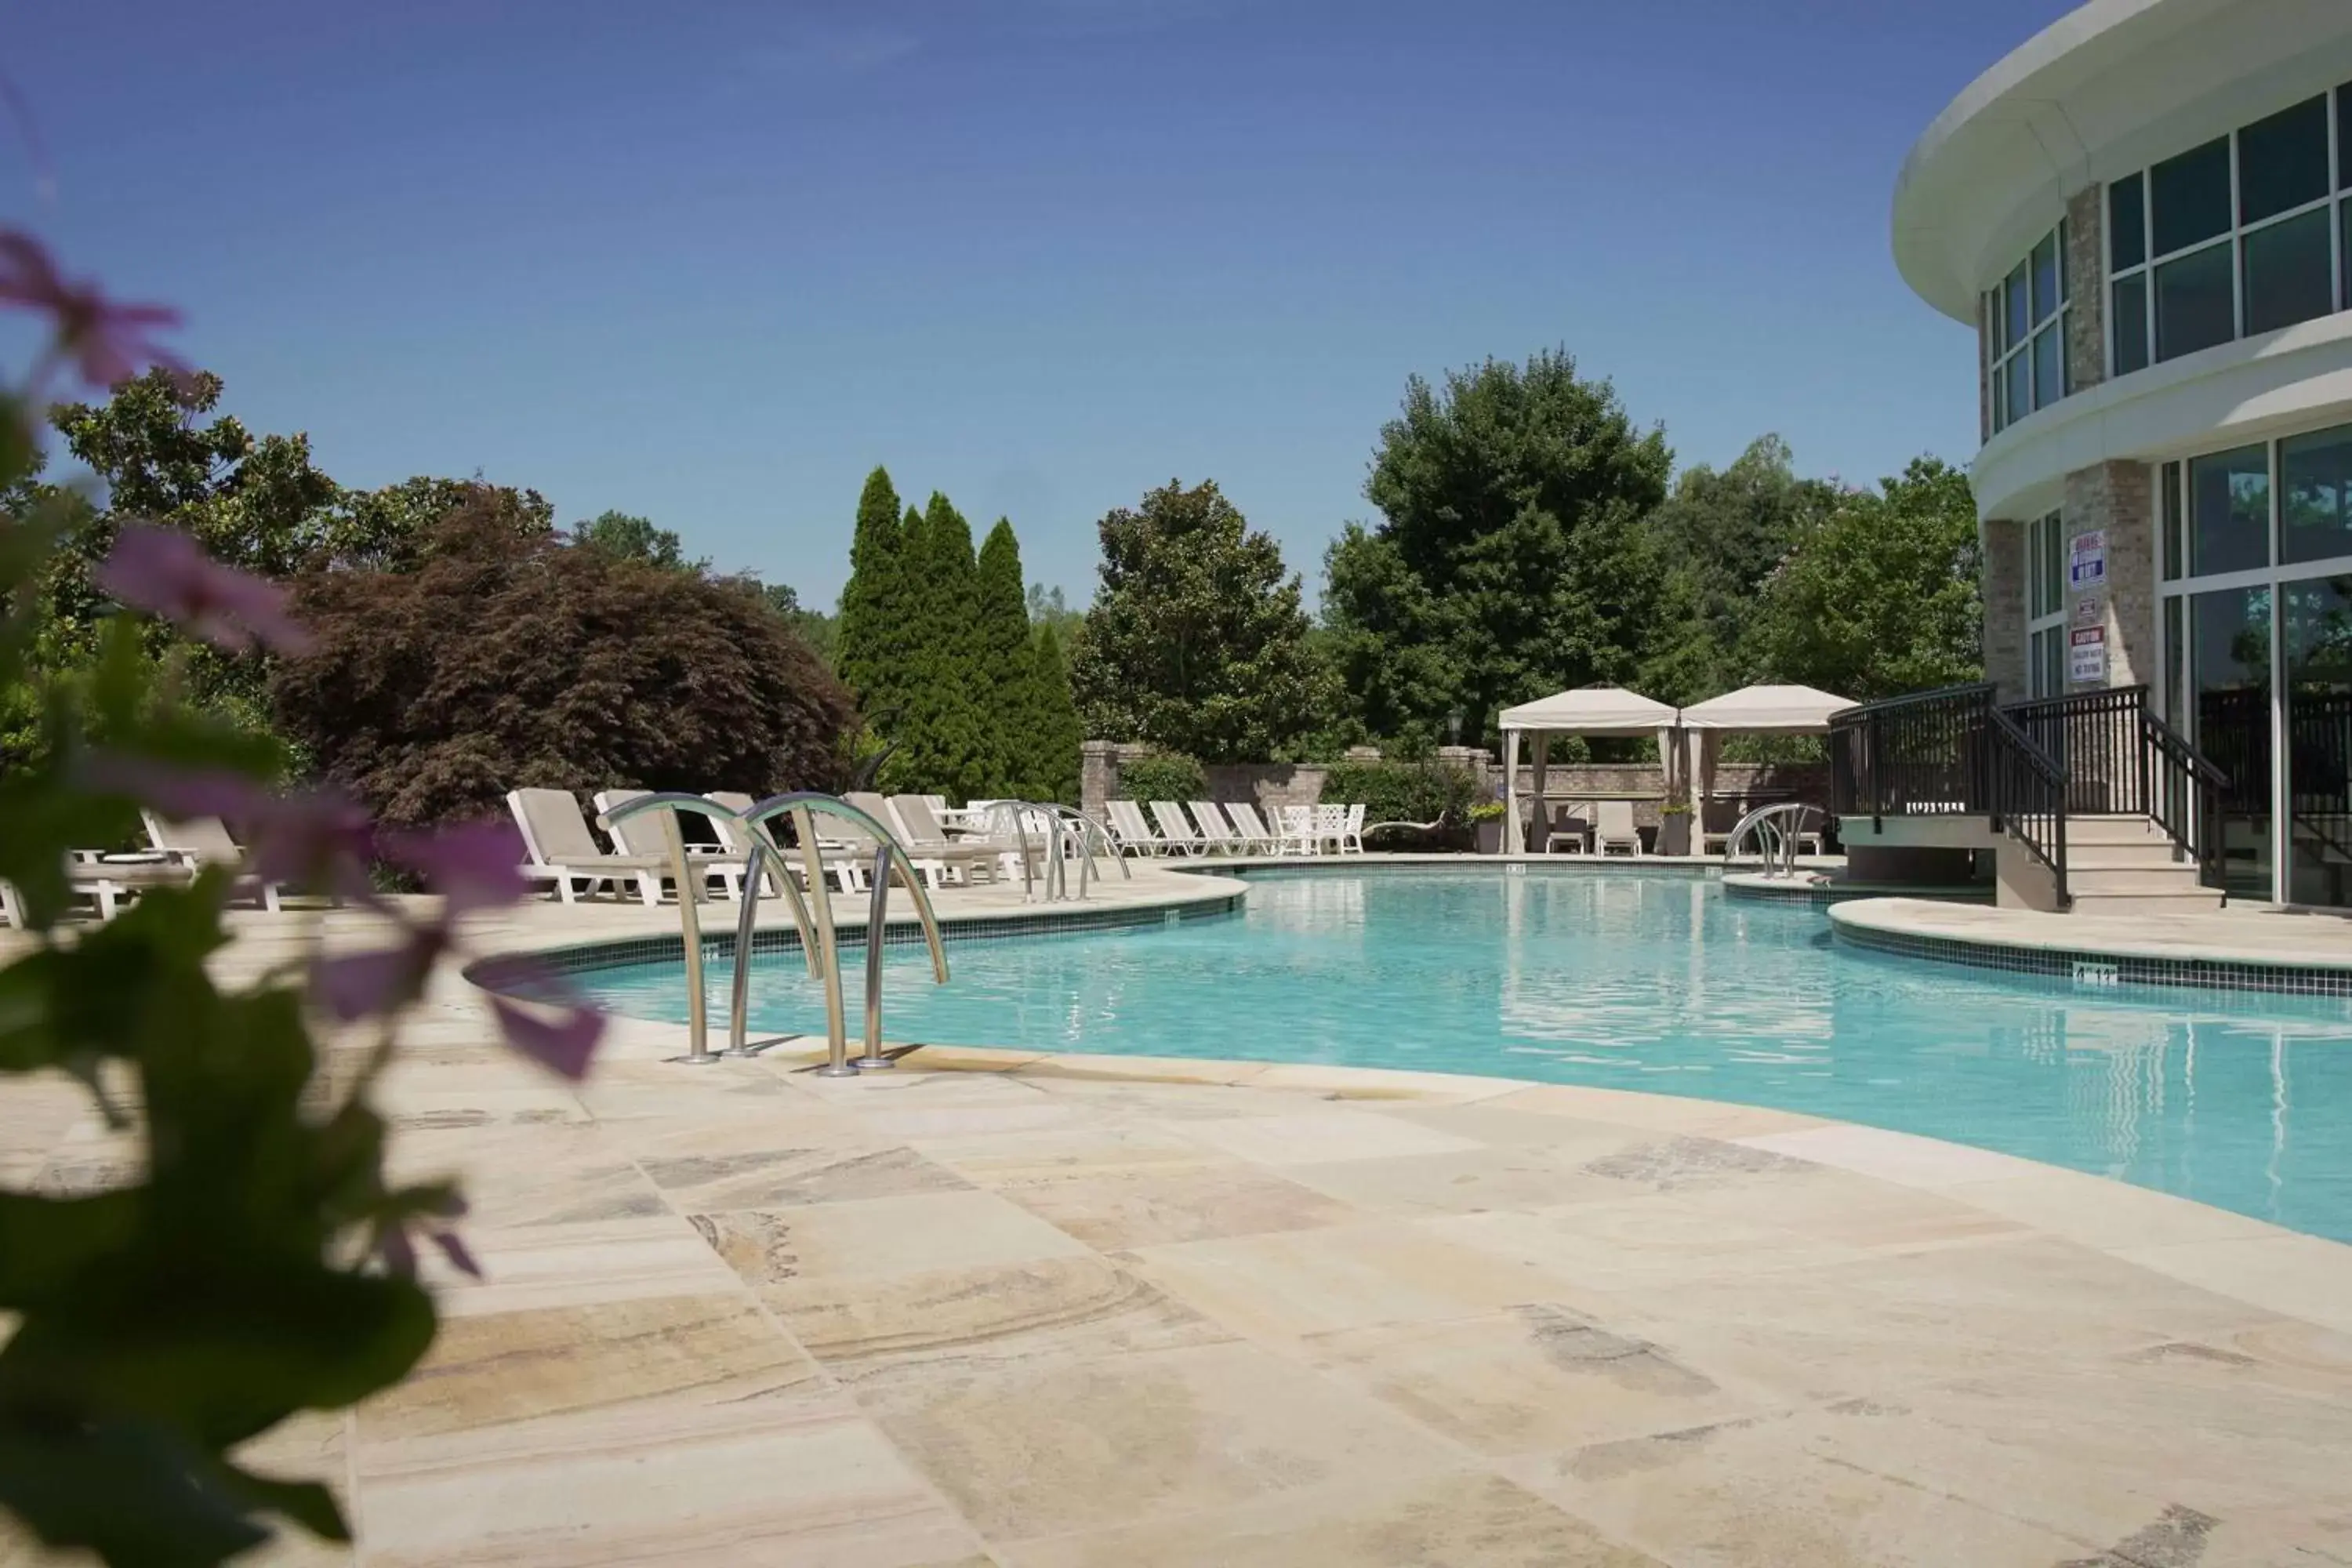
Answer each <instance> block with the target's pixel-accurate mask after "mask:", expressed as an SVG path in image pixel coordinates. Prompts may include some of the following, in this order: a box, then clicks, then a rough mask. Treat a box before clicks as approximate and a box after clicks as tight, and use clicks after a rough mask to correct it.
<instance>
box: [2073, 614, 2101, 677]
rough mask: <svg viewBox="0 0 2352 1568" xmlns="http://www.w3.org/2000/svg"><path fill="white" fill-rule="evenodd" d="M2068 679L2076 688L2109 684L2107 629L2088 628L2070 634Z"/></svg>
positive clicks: (2099, 627)
mask: <svg viewBox="0 0 2352 1568" xmlns="http://www.w3.org/2000/svg"><path fill="white" fill-rule="evenodd" d="M2068 636H2069V640H2068V643H2067V647H2066V679H2067V681H2068V682H2069V683H2070V684H2072V685H2075V686H2105V684H2106V683H2107V628H2106V627H2105V626H2086V627H2084V628H2083V629H2082V630H2080V631H2077V632H2073V633H2070V634H2068Z"/></svg>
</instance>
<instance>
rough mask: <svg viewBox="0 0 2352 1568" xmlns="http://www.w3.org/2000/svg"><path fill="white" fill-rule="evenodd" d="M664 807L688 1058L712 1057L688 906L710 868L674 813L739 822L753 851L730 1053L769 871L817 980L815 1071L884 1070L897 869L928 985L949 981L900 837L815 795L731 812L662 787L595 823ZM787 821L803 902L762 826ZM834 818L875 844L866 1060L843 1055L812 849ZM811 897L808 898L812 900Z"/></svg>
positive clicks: (740, 1036) (934, 923)
mask: <svg viewBox="0 0 2352 1568" xmlns="http://www.w3.org/2000/svg"><path fill="white" fill-rule="evenodd" d="M656 810H659V811H663V812H665V814H666V815H665V816H663V817H662V836H663V844H664V847H665V848H666V849H667V851H668V857H669V862H670V875H671V877H672V879H674V880H675V881H676V882H677V889H678V921H679V925H680V927H681V931H682V935H683V937H684V940H685V956H686V984H687V1037H688V1047H687V1055H686V1057H685V1058H684V1059H685V1060H687V1061H689V1062H708V1061H715V1060H717V1059H718V1053H716V1052H714V1051H712V1050H711V1049H710V1034H709V1006H708V1000H707V998H706V996H705V995H704V993H703V978H702V922H701V919H700V917H699V916H698V914H697V913H696V911H695V906H696V905H697V904H698V903H699V902H700V901H701V900H702V897H703V889H702V877H703V876H704V875H706V874H707V873H708V871H709V864H708V862H704V863H702V864H699V865H698V864H696V863H695V862H694V861H693V860H692V859H691V858H689V857H688V854H687V852H686V836H685V834H684V833H683V831H681V829H680V827H679V826H678V819H677V813H678V812H680V811H693V812H698V813H700V814H701V815H703V816H709V817H713V818H716V819H718V820H720V821H724V822H733V823H738V824H740V825H741V826H742V827H743V828H744V830H745V831H744V837H745V838H746V839H747V840H748V841H749V845H750V847H749V848H748V849H747V850H746V852H745V854H744V858H743V899H742V904H743V908H742V911H741V913H740V915H739V916H738V918H737V920H736V922H735V972H734V974H733V976H732V979H733V982H734V984H733V988H732V993H731V995H730V1008H729V1016H728V1046H727V1051H728V1054H730V1055H740V1054H742V1053H743V1052H744V1051H745V1048H746V1041H745V1036H746V1033H747V1024H748V1015H749V1012H750V997H751V946H752V940H753V931H752V928H753V924H754V922H755V921H756V919H757V916H758V911H759V900H760V889H761V884H762V882H763V881H764V880H765V872H766V871H767V869H768V868H771V867H772V868H774V871H775V874H776V882H777V885H778V886H779V887H780V888H782V889H783V893H784V898H785V901H786V902H787V903H788V904H789V905H790V907H791V909H792V911H793V926H794V927H795V928H796V929H797V930H798V931H799V933H800V939H801V953H802V956H803V959H804V960H805V961H806V962H807V964H808V972H809V974H810V976H811V977H812V978H814V979H821V980H822V981H824V988H825V1040H826V1047H827V1050H826V1059H825V1063H824V1066H823V1067H820V1068H817V1071H818V1073H819V1074H820V1075H822V1076H824V1077H827V1078H847V1077H852V1076H855V1075H856V1073H857V1071H858V1070H859V1069H860V1068H887V1067H890V1066H892V1065H893V1063H892V1062H891V1060H890V1058H887V1057H886V1056H884V1055H883V1054H882V947H883V926H884V923H885V921H886V920H887V915H888V912H889V899H890V879H891V873H892V870H893V868H894V866H895V868H897V869H898V872H899V873H900V875H901V877H902V879H904V881H905V882H906V884H907V888H908V891H909V892H911V893H912V894H913V895H914V899H915V914H916V918H917V919H918V921H919V922H920V923H921V925H922V928H923V937H924V941H925V942H926V943H927V944H928V945H929V948H930V953H931V973H932V979H933V981H934V983H935V984H941V985H944V984H947V979H948V960H947V952H946V949H945V947H944V946H943V945H942V943H941V942H940V925H939V918H938V916H937V915H936V914H935V913H934V912H933V910H932V909H931V900H930V898H929V895H928V894H926V893H925V892H924V891H923V885H922V879H921V878H919V876H917V875H916V874H915V871H914V868H913V867H912V865H911V864H909V863H908V858H907V850H906V847H905V846H904V845H901V844H900V843H899V842H898V836H897V835H896V834H894V833H893V832H891V830H890V829H889V828H888V827H887V826H885V825H883V824H882V823H881V822H879V821H877V820H876V819H875V818H874V817H873V816H868V815H867V814H866V813H865V812H863V811H860V810H858V809H857V807H856V806H854V805H850V804H849V803H848V802H847V801H845V800H842V799H839V798H838V797H836V796H834V795H824V794H822V793H820V792H818V791H814V790H796V791H792V792H788V793H786V794H783V795H771V796H770V797H768V798H767V799H766V800H763V801H761V802H759V803H758V804H757V805H753V806H752V807H751V810H749V811H745V812H738V811H735V810H732V809H730V807H727V806H724V805H719V803H718V802H717V801H714V800H710V799H708V798H706V797H704V796H702V795H688V794H687V793H685V792H684V791H679V790H665V791H661V792H659V793H656V794H653V795H639V796H637V797H636V798H635V799H634V800H631V801H627V802H625V803H624V804H622V805H616V806H614V807H613V808H612V809H611V810H610V811H607V812H604V813H603V814H602V815H600V816H599V817H598V818H597V820H598V822H599V823H601V824H602V825H603V826H605V827H606V828H607V829H609V828H610V827H611V826H613V824H614V823H616V822H623V821H626V820H627V819H628V818H630V817H632V816H638V815H640V814H641V813H644V812H647V811H656ZM785 815H790V816H792V818H793V831H794V833H795V835H796V836H797V837H798V838H799V840H800V847H801V861H802V869H803V874H804V875H805V876H806V877H807V879H808V884H809V891H810V895H811V897H810V898H805V899H804V898H803V896H802V894H801V889H800V887H799V885H798V884H797V883H796V882H795V881H794V880H793V873H792V869H791V868H790V866H789V865H788V864H787V863H786V862H785V859H784V858H783V854H782V847H780V846H778V845H777V844H776V843H775V841H774V839H773V837H772V836H771V835H770V833H769V831H768V828H767V824H768V822H769V821H771V820H772V819H773V818H775V817H778V816H785ZM817 816H837V817H840V818H842V819H843V820H845V821H847V822H850V823H853V824H855V825H856V826H858V827H860V828H862V829H864V830H865V831H866V833H867V834H868V835H869V836H870V837H872V838H873V840H874V844H875V855H874V875H873V892H872V900H871V902H870V904H869V905H868V908H867V912H866V1019H865V1023H866V1040H865V1055H864V1056H862V1057H860V1058H858V1059H857V1060H856V1061H855V1062H852V1061H851V1060H850V1059H849V1045H848V1026H847V1022H846V1020H845V1017H844V1014H843V1007H842V994H841V954H840V947H839V943H838V942H837V941H836V940H835V934H834V924H833V898H832V894H831V893H830V892H829V891H828V890H827V889H826V885H825V878H824V854H823V852H822V851H821V850H820V849H819V848H818V847H817V837H816V823H815V818H816V817H817ZM812 900H813V902H812Z"/></svg>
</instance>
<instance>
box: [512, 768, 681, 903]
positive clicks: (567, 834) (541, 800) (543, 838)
mask: <svg viewBox="0 0 2352 1568" xmlns="http://www.w3.org/2000/svg"><path fill="white" fill-rule="evenodd" d="M507 810H509V812H511V813H513V814H514V819H515V826H516V827H517V828H519V829H520V830H521V833H522V842H523V847H524V849H525V850H527V851H528V852H529V853H530V864H529V865H527V866H524V867H523V868H521V869H522V874H523V875H524V876H526V877H529V878H530V879H533V880H535V881H541V882H553V883H554V884H555V890H556V893H557V894H558V896H560V897H561V898H562V900H563V901H564V902H565V903H567V904H568V903H572V902H573V901H574V900H573V898H572V883H574V882H578V883H581V884H582V887H581V893H582V894H583V896H584V895H586V894H589V893H593V892H594V891H595V890H596V889H598V888H599V887H611V888H613V889H615V890H619V889H622V888H624V887H625V885H626V884H628V883H630V882H632V881H634V882H635V884H636V886H637V892H638V894H639V895H640V896H641V897H642V898H643V899H644V900H645V901H646V907H647V908H648V909H651V908H654V907H656V906H657V905H659V904H660V902H661V884H662V879H661V874H662V871H663V869H664V868H666V867H667V866H668V864H669V857H668V856H667V855H614V854H612V853H611V852H609V851H607V850H604V849H600V848H598V847H596V840H595V839H594V837H592V836H591V835H590V834H589V831H588V819H587V817H586V816H583V815H582V813H581V810H580V803H579V802H578V801H577V800H574V799H573V798H572V792H571V791H570V790H563V789H515V790H509V791H508V792H507Z"/></svg>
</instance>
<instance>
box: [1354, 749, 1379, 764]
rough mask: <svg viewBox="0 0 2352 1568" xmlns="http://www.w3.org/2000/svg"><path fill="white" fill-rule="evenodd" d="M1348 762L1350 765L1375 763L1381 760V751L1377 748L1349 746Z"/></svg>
mask: <svg viewBox="0 0 2352 1568" xmlns="http://www.w3.org/2000/svg"><path fill="white" fill-rule="evenodd" d="M1348 760H1349V762H1351V763H1377V762H1379V761H1380V760H1381V749H1380V748H1379V747H1378V746H1350V747H1349V748H1348Z"/></svg>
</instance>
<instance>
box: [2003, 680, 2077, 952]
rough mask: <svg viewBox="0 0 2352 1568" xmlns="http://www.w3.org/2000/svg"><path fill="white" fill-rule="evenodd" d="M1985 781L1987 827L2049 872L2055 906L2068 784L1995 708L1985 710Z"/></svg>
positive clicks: (2062, 890) (2062, 877)
mask: <svg viewBox="0 0 2352 1568" xmlns="http://www.w3.org/2000/svg"><path fill="white" fill-rule="evenodd" d="M1984 758H1985V778H1986V783H1987V784H1988V786H1989V795H1988V805H1990V808H1991V809H1990V817H1991V820H1992V826H1993V829H1994V831H1996V832H1999V831H2001V830H2003V829H2006V830H2007V831H2008V832H2009V834H2010V835H2011V837H2014V838H2015V839H2017V841H2018V842H2019V843H2021V844H2022V845H2024V846H2025V847H2026V848H2027V849H2028V850H2029V851H2031V852H2032V855H2033V858H2035V859H2037V860H2039V861H2041V862H2042V864H2043V865H2044V866H2047V867H2049V868H2050V875H2051V876H2052V878H2053V879H2055V881H2056V883H2057V893H2058V907H2059V908H2060V909H2062V910H2063V909H2064V908H2065V907H2066V904H2067V902H2068V900H2069V898H2070V896H2071V895H2069V894H2068V892H2067V891H2066V810H2067V801H2068V798H2069V795H2070V793H2071V789H2072V785H2071V784H2070V781H2069V780H2068V777H2067V773H2066V769H2065V767H2064V765H2063V764H2062V763H2060V762H2059V761H2058V759H2057V758H2055V757H2053V756H2052V755H2051V754H2050V752H2049V751H2048V750H2047V749H2046V748H2045V747H2043V746H2042V743H2041V742H2039V741H2037V740H2036V739H2034V737H2033V736H2032V734H2031V733H2030V732H2028V731H2026V729H2025V728H2024V727H2023V726H2022V725H2021V724H2019V723H2018V722H2017V721H2015V720H2014V719H2012V718H2011V717H2010V716H2009V714H2008V713H2007V712H2006V711H2004V710H2001V709H1999V708H1991V709H1988V710H1986V723H1985V746H1984Z"/></svg>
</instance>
